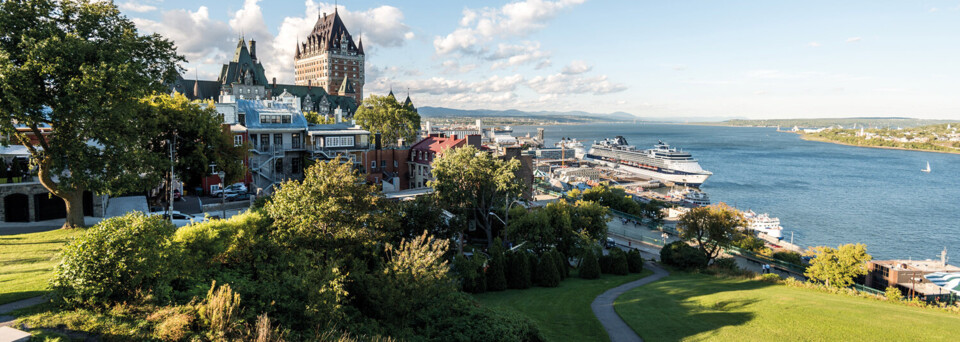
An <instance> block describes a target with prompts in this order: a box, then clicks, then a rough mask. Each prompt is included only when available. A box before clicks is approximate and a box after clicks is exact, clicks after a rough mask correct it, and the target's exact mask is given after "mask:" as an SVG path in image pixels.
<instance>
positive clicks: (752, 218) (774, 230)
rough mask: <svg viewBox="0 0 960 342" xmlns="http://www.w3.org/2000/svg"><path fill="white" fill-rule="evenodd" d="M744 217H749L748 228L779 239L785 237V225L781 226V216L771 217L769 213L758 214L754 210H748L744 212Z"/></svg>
mask: <svg viewBox="0 0 960 342" xmlns="http://www.w3.org/2000/svg"><path fill="white" fill-rule="evenodd" d="M743 217H744V218H746V219H747V228H748V229H750V230H755V231H757V232H761V233H764V234H767V235H769V236H771V237H775V238H778V239H779V238H781V237H783V227H781V226H780V219H779V218H776V217H770V215H767V214H757V213H755V212H753V210H747V211H746V212H744V213H743Z"/></svg>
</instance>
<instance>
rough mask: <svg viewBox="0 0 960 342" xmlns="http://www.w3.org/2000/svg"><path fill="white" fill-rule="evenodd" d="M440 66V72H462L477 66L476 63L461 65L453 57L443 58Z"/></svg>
mask: <svg viewBox="0 0 960 342" xmlns="http://www.w3.org/2000/svg"><path fill="white" fill-rule="evenodd" d="M440 66H441V67H442V71H441V72H443V73H445V74H454V73H455V74H463V73H468V72H470V71H473V69H476V68H477V65H476V64H464V65H461V64H460V62H459V61H457V60H455V59H448V60H445V61H443V63H441V64H440Z"/></svg>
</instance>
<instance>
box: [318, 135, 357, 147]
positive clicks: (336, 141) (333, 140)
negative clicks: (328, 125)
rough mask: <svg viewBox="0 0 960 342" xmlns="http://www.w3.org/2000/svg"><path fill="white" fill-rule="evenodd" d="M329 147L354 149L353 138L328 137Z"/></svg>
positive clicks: (327, 143)
mask: <svg viewBox="0 0 960 342" xmlns="http://www.w3.org/2000/svg"><path fill="white" fill-rule="evenodd" d="M324 140H326V145H327V147H353V136H346V137H326V138H324Z"/></svg>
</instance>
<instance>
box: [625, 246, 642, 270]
mask: <svg viewBox="0 0 960 342" xmlns="http://www.w3.org/2000/svg"><path fill="white" fill-rule="evenodd" d="M627 267H628V268H629V269H630V273H640V272H643V257H642V256H640V251H639V250H636V249H631V250H630V251H629V252H627Z"/></svg>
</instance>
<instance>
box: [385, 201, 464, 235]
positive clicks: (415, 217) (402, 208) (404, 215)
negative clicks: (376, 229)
mask: <svg viewBox="0 0 960 342" xmlns="http://www.w3.org/2000/svg"><path fill="white" fill-rule="evenodd" d="M397 215H398V216H399V219H398V222H399V224H400V237H403V238H408V239H409V238H413V237H416V236H418V235H419V234H420V233H423V231H424V230H426V231H427V232H429V233H430V235H433V236H434V237H438V238H443V239H450V238H453V237H454V234H453V231H452V230H451V222H448V220H447V216H446V215H444V213H443V209H442V208H441V206H440V205H439V203H437V200H436V198H435V197H434V196H432V195H424V196H417V198H415V199H414V200H412V201H400V202H397Z"/></svg>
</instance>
